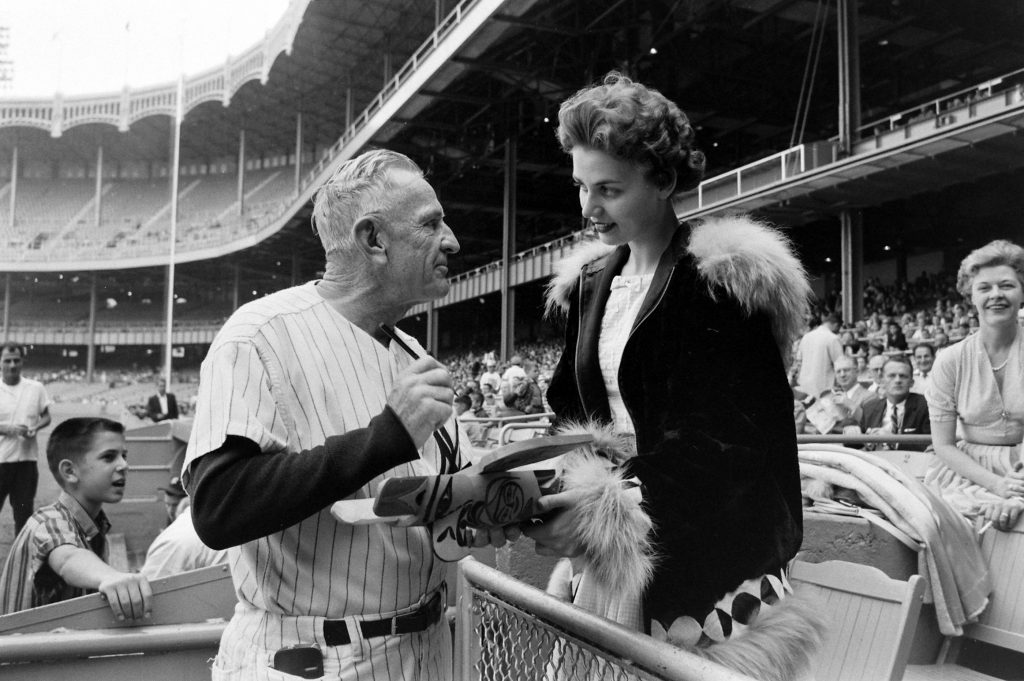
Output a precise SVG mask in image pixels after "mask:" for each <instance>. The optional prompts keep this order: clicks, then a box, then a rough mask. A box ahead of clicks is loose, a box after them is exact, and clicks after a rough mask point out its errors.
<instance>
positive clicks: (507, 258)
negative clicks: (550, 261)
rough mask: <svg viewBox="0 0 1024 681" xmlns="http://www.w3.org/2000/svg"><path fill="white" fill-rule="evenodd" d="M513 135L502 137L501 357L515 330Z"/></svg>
mask: <svg viewBox="0 0 1024 681" xmlns="http://www.w3.org/2000/svg"><path fill="white" fill-rule="evenodd" d="M516 145H517V141H516V136H515V134H512V135H509V137H508V138H507V139H506V140H505V198H504V210H503V218H502V225H501V359H502V361H507V360H508V358H509V357H510V356H511V355H512V352H513V346H514V344H515V333H516V292H515V289H514V288H512V257H513V256H514V255H515V252H516V156H517V153H516V152H517V148H516Z"/></svg>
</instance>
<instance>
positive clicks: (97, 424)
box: [46, 416, 124, 489]
mask: <svg viewBox="0 0 1024 681" xmlns="http://www.w3.org/2000/svg"><path fill="white" fill-rule="evenodd" d="M103 432H106V433H117V434H118V435H124V426H123V425H122V424H121V423H119V422H117V421H114V420H111V419H105V418H103V417H102V416H76V417H75V418H70V419H67V420H66V421H63V422H62V423H61V424H60V425H58V426H57V427H56V428H54V429H53V432H52V433H50V440H49V442H47V443H46V463H47V465H49V467H50V473H52V474H53V477H54V479H55V480H56V481H57V484H58V485H60V486H61V489H63V488H64V480H63V479H62V478H61V477H60V470H59V468H58V466H59V464H60V462H61V461H63V460H64V459H68V460H69V461H73V462H75V463H78V462H79V461H81V460H82V457H83V456H84V455H85V453H86V451H88V449H89V447H90V446H91V445H92V439H93V437H94V436H95V435H96V433H103Z"/></svg>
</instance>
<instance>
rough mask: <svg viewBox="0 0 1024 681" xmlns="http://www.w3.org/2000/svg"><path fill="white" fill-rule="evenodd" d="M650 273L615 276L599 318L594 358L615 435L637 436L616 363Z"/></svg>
mask: <svg viewBox="0 0 1024 681" xmlns="http://www.w3.org/2000/svg"><path fill="white" fill-rule="evenodd" d="M653 278H654V275H653V274H638V275H635V276H631V277H623V276H617V277H615V278H614V279H612V286H611V294H610V295H609V296H608V304H607V305H606V306H605V308H604V317H602V319H601V337H600V338H599V339H598V343H597V359H598V364H599V365H600V366H601V376H602V377H603V378H604V387H605V391H606V392H607V393H608V406H609V407H611V413H612V427H613V428H614V429H615V431H616V432H618V433H631V434H636V429H635V428H634V427H633V420H632V419H631V418H630V416H629V412H628V411H626V405H625V403H623V401H622V394H621V393H620V392H619V379H618V376H619V364H620V363H621V362H622V350H623V348H625V346H626V341H627V340H628V339H629V332H630V330H631V329H632V328H633V322H634V320H635V319H636V315H637V313H638V312H640V306H641V305H642V304H643V302H644V296H646V295H647V289H649V288H650V287H651V280H652V279H653Z"/></svg>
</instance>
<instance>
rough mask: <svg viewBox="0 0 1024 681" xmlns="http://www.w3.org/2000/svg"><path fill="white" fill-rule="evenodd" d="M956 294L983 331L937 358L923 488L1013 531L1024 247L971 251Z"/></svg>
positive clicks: (1021, 431) (1022, 476)
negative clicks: (931, 448) (931, 455)
mask: <svg viewBox="0 0 1024 681" xmlns="http://www.w3.org/2000/svg"><path fill="white" fill-rule="evenodd" d="M957 289H958V290H959V291H960V293H961V294H963V295H964V297H966V298H968V299H969V300H970V301H971V304H972V305H973V306H974V308H975V309H976V310H977V312H978V321H979V326H980V328H979V330H978V332H977V333H974V334H972V335H970V336H968V337H967V338H965V339H964V340H963V341H961V342H960V343H958V344H956V345H953V346H950V347H948V348H946V349H945V350H943V351H942V352H941V353H939V356H938V357H937V358H936V359H935V364H934V366H933V367H932V371H931V374H930V375H929V376H930V379H931V380H930V385H929V387H928V389H927V390H926V391H925V397H926V398H927V400H928V411H929V413H930V415H931V425H932V443H933V444H934V445H935V454H936V455H937V457H936V460H935V461H934V462H933V463H932V465H931V467H930V468H929V470H928V473H927V476H926V477H925V482H926V483H927V484H930V485H931V486H933V487H934V488H936V489H937V490H938V491H939V492H940V493H941V494H942V496H943V497H944V498H945V499H946V501H948V502H949V503H951V504H952V505H953V506H954V507H956V508H957V510H959V511H960V512H961V513H963V514H965V515H968V516H977V515H980V516H983V517H984V518H985V519H986V520H989V521H992V523H993V525H995V527H997V528H998V529H1001V530H1008V529H1010V528H1011V527H1013V526H1014V525H1015V524H1016V523H1017V520H1018V519H1019V518H1020V515H1021V511H1024V471H1021V470H1020V468H1021V440H1022V439H1024V343H1022V340H1021V333H1020V327H1019V326H1018V323H1017V313H1018V312H1019V311H1020V309H1021V306H1022V305H1024V248H1021V247H1020V246H1018V245H1016V244H1013V243H1010V242H1009V241H1004V240H998V241H993V242H991V243H989V244H987V245H985V246H983V247H981V248H979V249H977V250H975V251H973V252H971V253H970V254H969V255H968V256H967V257H966V258H964V260H963V262H962V263H960V271H959V273H958V274H957ZM958 426H959V427H958ZM958 431H959V432H958Z"/></svg>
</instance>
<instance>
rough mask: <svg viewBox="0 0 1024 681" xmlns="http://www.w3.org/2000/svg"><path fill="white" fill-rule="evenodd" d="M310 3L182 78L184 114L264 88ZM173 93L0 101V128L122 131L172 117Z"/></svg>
mask: <svg viewBox="0 0 1024 681" xmlns="http://www.w3.org/2000/svg"><path fill="white" fill-rule="evenodd" d="M310 2H312V0H292V2H290V3H289V5H288V9H287V10H285V13H284V15H283V16H282V17H281V19H280V21H278V22H277V23H276V24H275V25H274V26H273V27H272V28H271V29H269V30H268V31H267V33H266V35H265V36H264V38H263V40H261V41H259V42H258V43H256V44H255V45H253V46H252V47H250V48H249V49H247V50H246V51H245V52H243V53H241V54H239V55H238V56H236V57H234V58H233V59H230V60H228V61H227V63H225V64H224V65H222V66H216V67H213V68H211V69H207V70H206V71H203V72H201V73H199V74H196V75H193V76H188V77H187V78H186V79H185V97H184V102H183V111H184V112H185V114H188V112H189V111H191V110H192V109H194V108H195V107H197V106H199V105H200V104H203V103H204V102H210V101H219V102H221V103H223V105H224V106H228V104H229V103H230V102H231V98H232V97H233V96H234V94H235V93H236V92H238V90H239V89H240V88H241V87H242V86H243V85H245V84H246V83H248V82H250V81H253V80H258V81H260V83H262V84H266V82H267V77H268V76H269V73H270V67H271V65H272V64H273V63H274V60H276V59H277V57H278V55H280V54H281V53H282V52H283V53H285V54H291V49H292V41H293V40H294V38H295V33H296V32H297V31H298V28H299V23H300V22H301V20H302V17H303V15H304V14H305V12H306V8H307V7H308V6H309V4H310ZM177 89H178V84H177V82H170V83H162V84H159V85H151V86H144V87H141V88H138V89H132V88H125V89H124V90H123V91H121V92H106V93H100V94H90V95H75V96H70V97H65V96H63V95H61V94H60V93H58V94H57V95H55V96H54V97H53V98H52V99H40V98H33V99H0V128H13V127H29V128H39V129H40V130H46V131H48V132H49V133H50V135H51V136H52V137H60V136H61V135H63V134H64V132H65V131H66V130H70V129H71V128H74V127H76V126H80V125H88V124H95V123H102V124H107V125H112V126H114V127H116V128H118V130H120V131H122V132H125V131H127V130H128V128H129V126H131V125H132V124H133V123H135V122H137V121H139V120H141V119H143V118H146V117H148V116H160V115H164V116H174V115H175V109H176V104H177Z"/></svg>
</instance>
